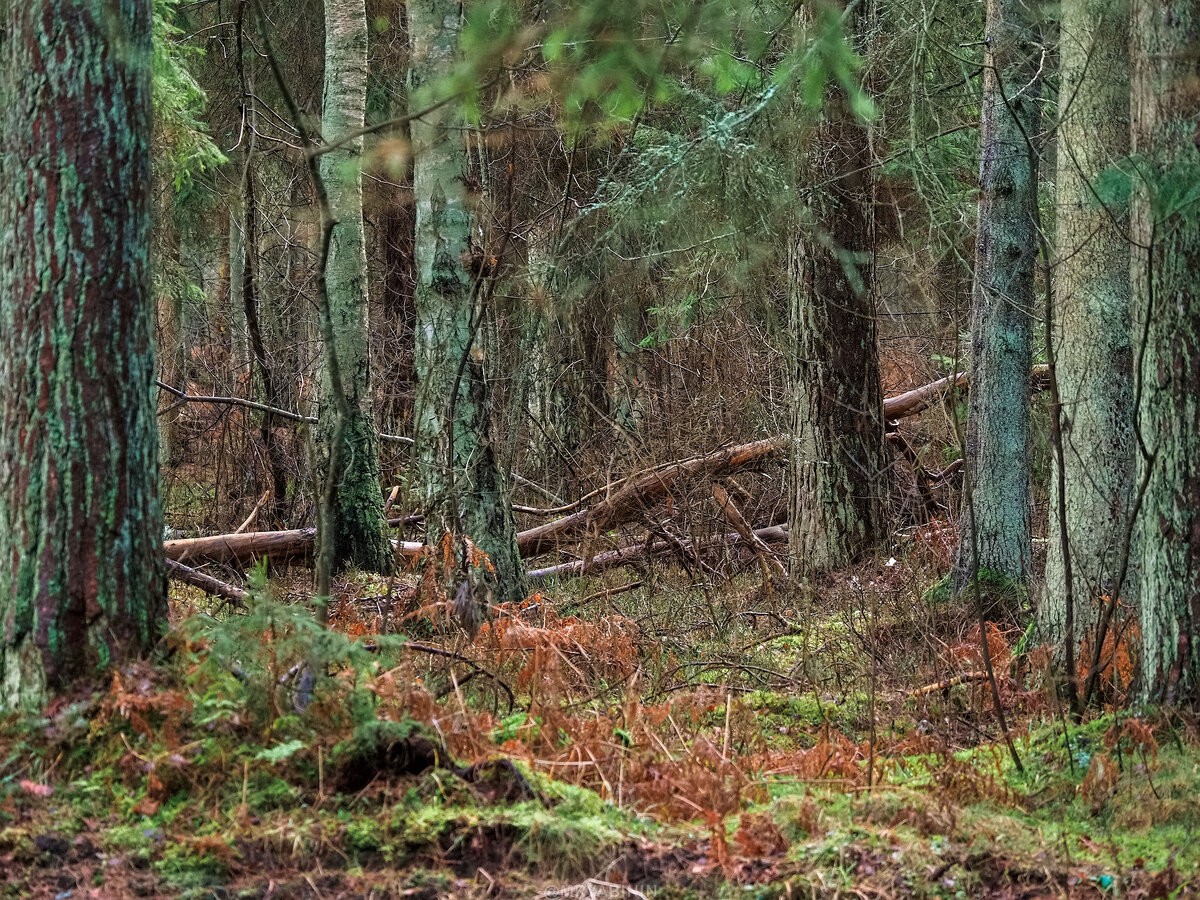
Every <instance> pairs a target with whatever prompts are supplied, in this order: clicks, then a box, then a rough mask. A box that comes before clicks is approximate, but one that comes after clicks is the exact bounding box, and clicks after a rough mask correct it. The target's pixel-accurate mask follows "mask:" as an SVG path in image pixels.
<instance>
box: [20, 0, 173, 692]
mask: <svg viewBox="0 0 1200 900" xmlns="http://www.w3.org/2000/svg"><path fill="white" fill-rule="evenodd" d="M150 24H151V23H150V3H149V2H148V0H145V2H143V0H58V2H49V0H29V2H22V3H16V4H11V5H10V6H9V9H8V13H7V23H6V25H7V33H6V35H5V39H4V41H3V44H0V47H2V48H3V54H4V56H3V78H2V79H0V91H2V102H0V110H3V120H4V121H3V123H2V124H3V130H2V132H0V142H2V144H0V151H2V152H0V165H2V166H3V169H2V173H0V174H2V183H3V186H4V189H3V200H2V201H0V384H2V385H4V392H3V395H2V396H0V481H2V482H3V488H2V490H0V708H3V709H12V708H18V707H26V708H28V707H33V706H36V705H38V704H39V703H41V702H42V700H43V699H44V697H45V694H46V691H47V690H48V689H58V688H62V687H64V686H66V685H67V684H69V683H70V682H72V681H73V680H75V679H77V678H81V677H94V676H96V675H98V674H99V671H100V669H101V668H102V667H107V666H110V665H113V664H115V663H118V662H120V661H122V660H124V659H127V658H129V657H131V656H133V655H136V654H138V653H140V652H141V651H143V650H144V649H146V648H148V647H149V646H150V645H151V644H152V643H153V642H154V641H155V640H156V638H157V636H158V633H159V631H160V629H161V627H162V624H163V622H164V618H165V598H164V586H165V582H164V577H163V572H164V569H163V561H162V514H161V510H160V508H159V500H158V459H157V450H158V442H157V437H156V426H155V403H154V392H153V384H154V354H153V348H152V337H151V335H152V328H153V317H154V304H153V299H152V297H151V288H150V279H149V264H148V255H149V252H148V248H149V234H148V232H149V212H150V185H151V178H150V156H149V151H148V138H149V133H150V116H151V104H150V52H151V51H150Z"/></svg>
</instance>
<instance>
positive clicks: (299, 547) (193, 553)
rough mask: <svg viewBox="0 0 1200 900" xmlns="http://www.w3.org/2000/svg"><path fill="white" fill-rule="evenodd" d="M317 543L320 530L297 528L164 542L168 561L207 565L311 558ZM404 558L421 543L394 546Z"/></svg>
mask: <svg viewBox="0 0 1200 900" xmlns="http://www.w3.org/2000/svg"><path fill="white" fill-rule="evenodd" d="M316 541H317V529H315V528H294V529H292V530H290V531H248V532H246V533H244V534H215V535H212V536H210V537H199V538H180V539H178V540H174V541H164V542H163V551H164V552H165V553H166V556H167V559H172V560H176V561H178V562H186V561H188V560H193V561H198V560H204V561H207V562H242V563H246V562H250V561H251V560H254V559H258V558H260V557H263V556H268V557H270V558H272V559H291V558H297V557H307V556H311V555H312V552H313V547H314V546H315V545H316ZM393 543H394V545H395V547H396V551H397V552H398V553H399V554H400V555H401V556H416V555H418V554H419V553H420V552H421V551H422V550H423V549H424V548H425V545H424V544H423V543H422V542H420V541H396V542H393Z"/></svg>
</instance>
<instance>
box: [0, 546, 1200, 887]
mask: <svg viewBox="0 0 1200 900" xmlns="http://www.w3.org/2000/svg"><path fill="white" fill-rule="evenodd" d="M855 578H856V579H858V580H857V581H853V582H852V581H849V580H847V579H842V580H835V581H830V582H829V583H826V584H823V585H820V586H818V589H817V590H816V591H815V592H810V593H808V594H804V595H801V596H798V597H797V596H792V597H791V598H790V599H787V598H783V597H779V596H774V597H768V596H766V595H764V594H762V593H761V591H757V590H756V588H755V586H754V585H753V584H752V583H749V582H747V583H740V582H731V583H729V584H727V585H725V586H724V588H723V590H722V591H721V592H719V593H716V592H713V593H710V594H709V595H707V596H699V597H698V596H697V595H696V593H695V592H694V591H693V592H689V590H688V588H687V587H686V586H685V585H683V584H681V583H680V582H677V581H673V580H671V579H670V577H669V576H663V580H662V581H661V582H660V583H658V584H656V585H651V586H648V587H646V588H642V589H639V590H637V591H629V592H627V593H624V594H622V595H619V596H612V597H606V598H600V599H598V600H597V599H593V600H589V601H587V602H581V601H585V600H586V598H587V597H589V596H590V595H593V594H595V593H596V591H598V590H600V589H601V588H602V585H598V584H595V583H593V584H578V585H570V586H564V587H562V588H558V589H556V591H558V592H559V594H558V595H559V596H560V597H561V599H560V600H559V601H558V606H559V607H561V608H563V609H564V615H563V616H562V617H559V616H558V614H557V613H555V612H554V609H553V607H554V603H553V601H552V600H550V597H551V596H553V593H552V592H546V593H545V594H543V595H539V597H537V598H534V600H532V601H530V603H529V604H527V605H526V607H525V608H523V609H521V610H518V611H514V610H508V611H507V612H505V611H500V612H498V613H497V615H496V617H495V619H494V620H493V622H492V626H491V627H492V628H493V629H494V632H495V633H494V634H493V638H494V639H495V641H496V643H495V645H494V647H493V645H491V644H488V643H487V640H488V637H487V634H484V635H481V636H480V637H479V638H477V639H476V641H475V642H473V643H470V642H467V641H466V639H465V637H464V636H462V635H455V634H453V633H451V632H448V631H446V630H445V629H444V628H443V627H442V626H440V625H439V624H438V622H437V620H436V617H434V618H428V617H427V618H425V619H421V620H420V621H415V622H414V629H413V630H416V631H418V633H422V634H424V635H427V637H423V638H422V640H423V641H427V642H428V643H429V645H430V646H433V645H434V643H435V640H436V646H437V647H438V649H440V650H442V651H444V652H445V653H450V654H455V655H456V656H457V657H460V658H462V659H466V660H470V661H471V662H470V663H469V664H467V663H461V664H458V665H459V667H458V668H457V669H453V668H449V667H448V666H449V665H450V663H446V662H445V660H446V658H445V657H439V656H436V655H433V654H428V653H423V652H418V653H413V652H411V651H410V650H406V649H405V648H404V646H403V645H401V644H399V643H393V644H389V643H387V642H386V641H381V642H379V646H378V647H374V650H373V652H367V651H365V650H363V648H362V646H361V644H362V641H357V642H356V641H355V640H354V639H353V636H354V634H355V633H356V632H361V631H362V628H361V627H360V626H362V623H363V622H364V621H366V620H368V619H371V617H372V616H383V615H385V614H388V613H389V611H388V610H386V609H385V610H382V611H380V609H381V608H380V606H379V604H378V603H376V602H375V599H374V598H372V597H370V596H368V597H367V598H366V600H364V601H362V602H359V603H358V606H359V607H360V608H361V613H362V615H361V616H360V617H358V618H355V616H354V615H352V610H351V609H350V608H349V607H348V606H347V604H349V603H351V600H353V599H354V598H361V597H362V596H363V595H364V594H368V595H369V594H370V593H371V592H373V591H374V592H376V593H381V592H383V591H385V590H391V591H392V593H393V595H396V596H400V595H402V594H403V593H404V591H398V590H396V588H395V586H394V585H393V586H390V587H389V586H388V585H387V584H386V583H385V582H384V581H382V580H378V579H370V578H363V577H359V576H353V575H351V576H347V578H346V579H345V580H344V581H343V582H342V593H343V595H344V596H343V598H342V600H341V601H340V603H339V605H338V606H337V609H336V611H337V615H336V616H335V617H334V619H335V622H336V623H337V624H338V625H339V628H341V629H342V632H341V633H339V634H336V635H335V636H334V637H332V638H329V639H328V640H327V641H325V643H321V642H320V641H318V640H317V639H316V638H314V636H313V634H314V633H313V632H311V631H309V630H306V629H307V628H308V626H307V625H306V624H305V619H304V616H305V615H306V614H305V612H304V610H303V609H302V608H301V607H294V606H289V605H287V604H286V603H283V602H278V601H270V600H267V599H266V593H267V592H266V591H265V590H264V589H263V588H262V587H261V586H260V588H259V591H260V594H262V595H263V599H262V600H261V601H258V602H256V603H254V604H252V608H251V610H250V612H249V613H248V614H244V615H229V616H228V618H226V619H224V620H216V619H212V618H211V616H210V617H209V618H207V619H203V620H201V622H200V623H199V624H197V620H196V619H195V618H193V619H192V620H191V623H190V624H189V625H186V626H179V627H178V628H177V629H176V631H175V634H174V638H173V643H172V647H173V651H172V653H171V654H170V655H169V657H168V658H165V659H163V660H161V661H159V662H157V663H156V664H155V665H153V666H151V665H148V664H143V665H140V666H135V667H133V668H131V669H129V670H127V671H125V672H123V673H121V674H120V675H119V676H118V677H117V678H116V679H115V680H114V682H113V684H112V685H111V686H110V687H109V688H108V689H107V690H104V691H100V692H97V693H92V694H85V693H80V694H78V695H76V696H73V697H70V698H63V699H61V700H60V701H58V702H57V703H56V704H55V705H54V706H53V707H52V708H51V709H50V710H48V711H47V713H46V715H45V716H44V717H43V718H41V719H39V720H36V721H33V720H25V721H16V720H10V721H9V722H7V723H5V725H4V727H3V731H2V732H0V873H2V874H0V896H3V897H27V896H30V897H38V896H45V897H62V898H66V897H72V898H74V897H89V896H91V897H128V896H141V897H152V896H189V897H266V896H270V897H306V898H307V897H312V898H332V897H388V896H390V897H418V898H435V897H462V898H475V897H479V898H483V897H511V898H534V897H543V898H550V897H568V896H571V897H574V896H581V897H582V896H589V894H588V893H587V891H591V892H592V894H591V895H593V896H597V897H603V896H609V897H619V896H630V897H636V896H638V894H636V893H632V892H631V891H638V892H640V893H641V895H644V896H646V897H651V898H656V900H682V898H696V900H700V898H729V900H732V898H735V897H737V898H748V897H754V898H774V897H779V898H784V897H814V896H815V897H830V898H833V897H850V896H860V897H861V896H866V897H914V898H934V897H937V898H959V897H962V898H968V897H995V898H1009V897H1013V898H1015V897H1041V896H1047V897H1051V896H1069V897H1090V896H1096V897H1100V896H1106V897H1107V896H1112V897H1118V896H1120V897H1154V896H1163V897H1166V896H1190V895H1191V892H1192V891H1193V888H1192V886H1191V885H1192V880H1193V879H1195V878H1196V874H1197V871H1198V866H1200V841H1197V839H1196V838H1197V831H1198V829H1200V799H1197V792H1196V790H1195V786H1196V783H1197V774H1196V773H1197V772H1198V771H1200V745H1198V743H1197V741H1196V740H1195V739H1194V734H1195V729H1194V727H1193V726H1192V725H1191V724H1190V723H1189V722H1188V721H1186V720H1181V719H1179V718H1177V717H1176V718H1167V717H1165V716H1162V715H1150V714H1147V715H1145V716H1140V717H1139V716H1134V715H1132V714H1129V713H1124V712H1122V713H1108V714H1105V715H1103V716H1097V717H1095V718H1093V719H1091V720H1090V721H1087V722H1086V723H1084V724H1083V725H1081V726H1074V725H1070V726H1068V724H1067V723H1066V722H1064V720H1063V717H1062V716H1061V715H1060V714H1059V713H1058V711H1057V708H1056V706H1055V705H1054V703H1053V702H1052V700H1051V698H1049V697H1048V695H1047V694H1046V693H1045V692H1044V691H1043V690H1042V689H1041V688H1040V686H1039V684H1038V679H1037V669H1036V666H1033V665H1030V664H1029V662H1028V660H1023V659H1021V658H1005V657H1004V656H1003V654H1000V658H999V659H998V668H999V670H1000V671H1001V672H1002V680H1003V682H1004V690H1003V698H1004V701H1005V704H1006V708H1007V709H1008V712H1009V715H1010V723H1011V728H1012V732H1013V737H1014V744H1015V747H1016V750H1017V752H1018V754H1019V756H1020V758H1021V761H1022V765H1023V771H1022V772H1018V771H1017V769H1016V767H1015V765H1014V764H1013V762H1012V760H1011V759H1010V757H1009V756H1008V753H1007V751H1006V750H1005V748H1004V744H1003V743H1002V742H1001V741H1000V740H999V737H1000V735H999V733H998V732H997V731H996V729H995V725H994V719H993V717H992V714H991V709H990V700H989V697H990V695H989V694H988V693H987V692H986V691H984V690H983V688H982V686H981V685H980V684H978V683H976V682H966V683H963V684H958V685H954V686H952V687H947V688H944V689H935V690H932V691H929V690H925V691H922V690H918V689H921V688H924V687H925V686H926V685H927V684H928V683H929V682H935V681H938V680H940V679H941V678H942V677H944V676H945V675H947V674H952V673H951V672H948V671H945V669H946V667H947V666H949V665H951V663H952V662H953V661H955V660H957V661H958V663H959V665H960V668H966V669H969V668H971V667H972V665H973V660H972V658H971V655H970V654H971V647H972V642H971V637H970V632H969V630H968V629H969V626H968V625H967V624H965V623H968V622H969V621H970V618H971V616H970V615H969V614H968V611H965V610H964V611H961V615H959V614H956V613H954V611H953V610H952V609H951V610H949V611H947V610H946V609H943V610H942V612H941V613H940V615H941V616H942V620H941V621H942V624H941V625H939V626H937V627H932V626H929V625H928V623H927V622H926V624H925V625H924V626H922V624H921V623H922V622H925V621H926V620H924V619H923V618H922V617H924V616H927V615H928V610H929V605H928V604H927V603H923V602H921V595H922V593H923V592H924V589H925V586H926V585H927V584H928V583H929V581H930V579H928V578H926V577H924V575H923V574H922V573H910V574H909V575H907V576H904V578H902V579H897V578H896V576H895V574H894V573H893V572H892V571H890V569H888V568H884V567H881V568H880V569H879V570H877V571H876V572H875V573H873V574H872V573H866V574H864V573H863V572H861V571H860V572H859V573H858V574H857V575H856V576H855ZM864 583H865V585H866V586H865V588H864V587H863V585H864ZM275 587H276V590H275V591H274V593H275V595H276V596H277V597H284V596H286V593H287V592H286V590H285V588H286V585H285V584H279V585H276V586H275ZM408 587H409V588H411V587H412V585H408ZM568 590H569V591H570V594H569V596H568V595H567V594H566V591H568ZM181 598H182V595H181ZM685 598H686V599H687V600H688V601H689V602H688V603H687V604H686V605H685V604H684V603H682V602H681V600H683V599H685ZM789 604H790V607H789ZM864 604H865V605H864ZM187 605H188V606H189V608H191V609H193V610H194V609H196V608H198V605H197V604H193V603H191V602H190V601H189V602H188V604H187ZM410 606H411V604H410ZM572 606H573V607H574V609H575V610H576V611H577V617H576V618H571V617H569V616H566V615H565V613H566V610H568V609H569V608H571V607H572ZM747 609H750V610H753V611H755V612H757V613H761V615H756V616H743V615H740V614H739V613H740V612H742V611H745V610H747ZM863 610H866V612H863ZM506 616H507V618H506ZM764 620H766V621H765V622H764ZM389 621H390V619H389ZM627 623H628V624H627ZM505 628H507V631H505V630H504V629H505ZM369 630H370V629H368V631H369ZM502 632H503V633H502ZM504 635H507V637H504ZM1018 637H1019V634H1017V633H1015V632H1014V633H1008V632H1002V631H1000V630H997V633H996V635H993V636H991V637H989V640H993V639H995V640H997V641H1001V642H1003V641H1008V643H1009V644H1010V645H1012V644H1015V643H1016V641H1017V638H1018ZM322 640H324V639H322ZM372 640H373V641H378V639H377V638H372ZM539 641H543V642H544V641H550V642H551V643H548V644H547V643H538V642H539ZM555 642H556V643H555ZM318 644H319V646H318ZM489 647H492V648H493V649H491V650H489V649H488V648H489ZM314 648H316V649H314ZM998 648H999V645H997V648H996V649H998ZM542 651H546V652H545V653H542ZM550 651H553V652H550ZM539 654H541V655H540V656H539ZM609 657H611V658H612V659H618V661H619V662H620V665H616V664H614V663H613V662H612V659H610V658H609ZM626 657H628V658H626ZM313 659H319V660H322V661H324V662H325V664H326V666H327V671H328V672H329V674H330V676H331V677H329V678H327V679H322V680H320V682H319V683H318V684H317V685H315V686H314V687H313V688H312V692H311V696H308V694H306V693H305V692H304V691H303V690H301V689H299V688H298V687H296V679H297V678H298V676H297V666H303V665H304V664H305V661H306V660H307V661H311V660H313ZM539 659H540V660H541V662H540V663H539V662H538V660H539ZM472 666H476V667H486V669H487V671H488V673H489V675H486V676H483V675H479V676H474V675H472V672H474V671H476V670H475V669H473V668H472ZM622 666H625V668H622ZM300 671H301V672H302V669H301V670H300ZM468 676H471V677H468ZM498 681H503V682H504V683H505V684H506V685H508V686H509V689H511V690H512V691H513V693H514V697H513V703H514V705H513V708H512V710H509V709H508V708H507V704H506V700H507V698H506V697H505V695H504V693H503V691H502V690H500V689H499V688H497V687H496V683H497V682H498ZM299 696H304V697H307V705H306V706H304V707H303V711H298V708H297V706H296V701H297V697H299ZM498 759H509V760H513V763H512V764H498V763H495V762H494V761H495V760H498ZM430 760H432V761H433V762H434V763H436V765H434V766H433V767H430V766H429V765H428V763H429V761H430ZM489 760H492V762H489ZM872 761H873V766H872V765H871V763H872ZM868 771H870V775H869V776H868V774H867V773H868ZM588 879H594V880H593V881H592V882H591V883H590V885H585V884H584V883H585V882H586V881H587V880H588ZM618 883H620V884H625V885H628V886H629V887H628V888H626V887H620V888H618V887H614V886H612V885H614V884H618ZM572 891H574V893H572ZM605 892H607V893H605Z"/></svg>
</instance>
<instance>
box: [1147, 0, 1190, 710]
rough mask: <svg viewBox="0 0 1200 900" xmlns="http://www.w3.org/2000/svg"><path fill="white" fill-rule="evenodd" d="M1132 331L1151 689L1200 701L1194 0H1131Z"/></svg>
mask: <svg viewBox="0 0 1200 900" xmlns="http://www.w3.org/2000/svg"><path fill="white" fill-rule="evenodd" d="M1130 46H1131V54H1132V92H1131V115H1132V120H1133V126H1132V143H1133V154H1134V159H1135V160H1137V161H1138V165H1139V168H1140V172H1139V175H1140V176H1141V178H1140V181H1141V184H1140V186H1139V189H1138V190H1137V192H1136V194H1135V196H1134V203H1133V209H1132V231H1133V242H1134V251H1133V265H1132V283H1133V310H1134V329H1133V333H1134V335H1135V337H1136V338H1137V340H1138V341H1139V342H1144V345H1143V346H1141V347H1139V348H1138V351H1137V352H1138V353H1139V362H1140V366H1139V367H1138V368H1139V371H1138V377H1139V379H1140V384H1139V398H1140V399H1139V406H1138V411H1137V417H1138V418H1137V423H1136V426H1137V429H1138V432H1139V444H1140V445H1141V446H1142V449H1143V452H1142V458H1141V461H1140V465H1141V467H1142V475H1143V478H1145V479H1147V480H1146V482H1145V494H1144V499H1143V506H1142V508H1141V510H1140V513H1139V516H1138V521H1137V543H1136V546H1137V547H1138V549H1139V551H1140V560H1141V572H1140V575H1141V581H1140V600H1141V625H1142V673H1143V678H1144V683H1145V686H1146V691H1147V693H1148V695H1149V697H1150V698H1151V699H1155V700H1162V701H1166V702H1168V703H1185V702H1186V703H1194V702H1196V701H1197V700H1200V276H1198V275H1197V272H1200V203H1198V202H1197V199H1196V185H1197V184H1200V145H1198V144H1197V140H1196V135H1197V133H1198V129H1200V89H1198V88H1197V85H1200V56H1198V55H1197V52H1196V48H1197V47H1200V3H1197V2H1196V0H1135V2H1134V4H1133V39H1132V41H1131V44H1130Z"/></svg>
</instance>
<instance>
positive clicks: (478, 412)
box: [407, 0, 525, 601]
mask: <svg viewBox="0 0 1200 900" xmlns="http://www.w3.org/2000/svg"><path fill="white" fill-rule="evenodd" d="M407 15H408V31H409V36H410V42H411V50H412V61H411V64H410V65H411V68H410V73H411V80H412V91H411V92H410V97H420V98H422V99H419V100H415V101H414V102H413V105H414V106H417V105H424V104H425V103H426V101H427V100H429V99H430V98H431V97H432V94H431V91H432V90H436V89H437V84H438V82H439V80H440V79H442V78H444V77H445V76H446V75H448V74H449V73H450V72H451V71H452V69H453V67H454V63H455V59H456V57H457V53H458V35H459V31H460V28H461V15H462V7H461V4H459V3H456V2H453V0H410V2H409V3H408V5H407ZM411 127H412V139H413V152H414V164H413V195H414V199H415V202H416V207H417V225H416V260H417V283H416V310H417V324H416V348H415V355H416V370H417V397H416V410H415V419H416V423H415V431H416V434H415V437H416V449H415V457H416V463H417V475H418V484H419V492H420V499H421V507H422V512H424V514H425V528H426V533H427V535H428V537H429V540H431V541H436V540H437V539H438V537H439V536H440V535H441V534H444V533H446V532H451V533H454V534H465V535H467V536H468V537H470V538H471V539H472V540H473V541H474V542H475V543H476V544H477V545H478V546H479V547H480V548H482V549H483V550H484V551H485V552H486V553H487V554H488V557H489V558H490V560H491V563H492V565H493V566H494V567H495V569H496V579H497V582H496V586H497V590H496V594H497V597H498V599H500V600H502V601H508V600H516V599H520V598H522V597H523V595H524V592H525V576H524V566H523V564H522V562H521V557H520V554H519V553H518V552H517V541H516V528H515V527H514V525H513V518H512V505H511V503H510V499H509V489H508V480H507V477H506V475H505V473H504V471H503V470H502V469H501V467H500V466H499V465H498V458H499V455H500V453H499V445H498V442H497V439H496V428H495V423H494V421H493V410H492V393H491V390H490V388H489V385H488V382H487V377H486V370H487V367H486V360H487V352H486V348H485V347H484V346H483V343H484V338H485V337H486V335H487V331H488V330H487V329H486V328H484V327H482V322H481V316H482V315H483V310H482V309H481V308H480V306H481V302H482V301H481V298H480V296H479V295H480V281H479V278H478V276H477V275H476V274H475V273H474V272H472V270H471V260H472V259H473V258H476V257H482V248H478V247H475V246H473V243H474V234H475V228H474V216H473V214H472V206H473V200H472V198H471V196H470V194H469V191H468V188H467V184H466V177H467V174H468V171H467V167H468V158H467V151H466V143H465V134H466V128H465V123H464V121H463V118H462V114H461V110H460V108H459V105H458V104H456V103H453V102H452V103H448V104H446V105H445V106H442V107H441V108H439V109H437V110H434V111H433V112H430V113H428V114H426V115H425V116H422V117H421V118H420V119H417V120H414V121H413V123H412V126H411Z"/></svg>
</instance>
